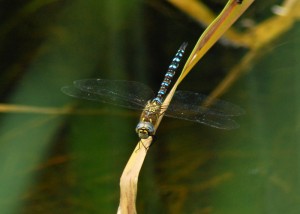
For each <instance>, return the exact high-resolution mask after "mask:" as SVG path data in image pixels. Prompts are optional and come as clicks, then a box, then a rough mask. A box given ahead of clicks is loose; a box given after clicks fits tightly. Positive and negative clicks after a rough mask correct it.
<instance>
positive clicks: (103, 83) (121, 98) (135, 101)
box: [62, 79, 154, 109]
mask: <svg viewBox="0 0 300 214" xmlns="http://www.w3.org/2000/svg"><path fill="white" fill-rule="evenodd" d="M62 91H63V92H64V93H65V94H67V95H69V96H72V97H77V98H81V99H87V100H93V101H98V102H104V103H110V104H113V105H118V106H122V107H126V108H131V109H143V108H144V106H145V104H146V103H147V101H148V100H149V99H151V98H152V97H153V95H154V94H153V91H152V90H151V89H150V88H149V87H148V86H146V85H144V84H142V83H138V82H132V81H122V80H104V79H84V80H77V81H74V85H73V86H65V87H63V88H62Z"/></svg>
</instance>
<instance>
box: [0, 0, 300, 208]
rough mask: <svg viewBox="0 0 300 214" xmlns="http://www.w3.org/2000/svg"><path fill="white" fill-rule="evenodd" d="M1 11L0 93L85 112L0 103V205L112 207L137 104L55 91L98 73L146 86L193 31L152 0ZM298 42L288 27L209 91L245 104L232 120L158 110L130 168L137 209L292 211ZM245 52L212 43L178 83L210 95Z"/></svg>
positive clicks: (5, 98) (296, 200)
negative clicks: (230, 80)
mask: <svg viewBox="0 0 300 214" xmlns="http://www.w3.org/2000/svg"><path fill="white" fill-rule="evenodd" d="M280 2H281V1H274V0H273V1H272V0H268V1H263V2H260V1H256V2H255V3H254V5H252V6H251V8H250V9H249V10H248V11H247V12H246V14H245V15H244V16H242V18H241V19H240V20H239V21H238V22H237V23H236V25H235V26H236V27H237V28H238V29H240V30H245V29H244V28H243V25H242V23H243V17H247V18H248V20H251V21H252V22H253V23H256V24H259V23H260V22H261V21H263V20H265V19H267V18H269V17H270V16H273V14H272V13H271V12H270V8H271V6H273V5H274V4H275V3H280ZM225 3H226V1H223V2H221V3H220V2H219V1H210V2H209V7H210V8H211V9H212V10H213V11H215V12H216V13H217V12H219V11H220V9H221V8H222V7H223V6H224V4H225ZM0 8H1V9H0V11H1V12H0V17H1V25H0V54H1V61H0V71H1V72H0V75H1V76H0V97H1V103H2V104H14V105H27V106H34V107H41V108H55V109H60V108H63V107H65V106H68V105H76V108H77V109H94V110H97V111H96V112H95V114H82V115H75V114H70V115H62V114H58V113H55V112H52V113H51V112H50V110H49V112H48V113H47V112H46V113H45V114H41V113H37V112H32V113H25V112H21V113H20V112H19V113H18V112H15V111H12V112H10V111H11V110H10V107H9V106H8V107H6V108H5V107H3V106H1V111H2V112H1V115H0V213H1V214H6V213H7V214H10V213H116V211H117V207H118V201H119V178H120V176H121V173H122V170H123V168H124V167H125V164H126V162H127V160H128V158H129V156H130V154H131V152H132V151H133V149H134V147H135V145H136V143H137V142H138V139H137V136H136V134H135V132H134V128H135V126H136V123H137V121H138V118H139V112H135V111H130V110H127V109H122V108H118V107H115V106H109V105H106V104H102V103H93V102H88V101H82V100H78V99H74V98H70V97H68V96H66V95H64V94H63V93H62V92H61V91H60V88H61V87H62V86H64V85H69V84H72V81H73V80H77V79H83V78H107V79H125V80H131V81H139V82H143V83H145V84H147V85H149V86H150V87H151V88H153V90H154V91H156V90H158V88H159V85H160V82H161V81H162V79H163V76H164V73H165V71H166V69H167V67H168V65H169V63H170V62H171V59H172V57H173V55H174V54H175V52H176V51H177V49H178V47H179V46H180V44H181V43H182V42H184V41H187V42H189V46H188V50H187V53H189V52H190V51H191V50H192V48H193V45H194V44H195V43H196V41H197V39H198V37H199V36H200V34H201V33H202V32H203V30H204V27H203V26H202V25H200V24H199V23H197V22H195V21H194V20H193V19H192V18H190V17H189V16H187V15H186V14H184V13H183V12H181V11H179V10H178V9H176V8H175V7H174V6H172V5H171V4H169V3H167V2H165V1H158V0H156V1H135V0H128V1H121V0H113V1H92V0H86V1H67V0H65V1H58V0H47V1H38V0H32V1H21V0H10V1H8V0H4V1H1V2H0ZM299 38H300V24H299V23H296V24H295V25H294V26H293V27H292V28H291V29H289V31H287V32H286V33H285V34H284V35H282V36H280V37H279V38H277V39H276V41H273V42H272V43H271V44H270V45H269V46H268V47H266V49H267V51H266V53H264V54H263V55H262V56H260V57H259V58H257V60H256V61H255V62H253V63H252V65H251V67H249V68H248V70H247V72H246V73H245V74H244V75H242V76H241V77H240V78H239V79H238V81H237V82H236V83H235V84H234V85H233V86H232V87H231V88H230V90H229V91H228V92H227V93H226V94H225V95H224V96H223V97H222V99H225V100H229V101H230V102H233V103H235V104H237V105H239V106H241V107H242V108H243V109H245V111H246V114H245V115H243V116H241V117H238V118H236V120H237V121H238V123H239V124H240V126H241V127H240V128H239V129H237V130H232V131H223V130H218V129H213V128H210V127H206V126H203V125H199V124H194V123H190V122H185V121H180V120H175V119H168V118H164V120H163V121H162V123H161V125H160V127H159V130H158V132H157V136H158V140H157V142H156V143H155V144H154V145H153V146H152V147H151V148H150V150H149V152H148V156H147V158H146V161H145V163H144V166H143V168H142V171H141V175H140V178H139V189H138V198H137V205H138V207H137V210H138V213H217V214H219V213H220V214H221V213H222V214H225V213H244V214H246V213H249V214H250V213H251V214H252V213H272V214H274V213H280V214H281V213H289V214H293V213H295V214H296V213H300V196H299V195H300V146H299V143H300V140H299V135H300V134H299V133H300V97H299V92H300V84H299V82H300V74H299V70H300V61H299V56H300V45H299V44H300V39H299ZM246 53H247V49H246V48H242V47H236V46H232V45H230V44H228V42H224V41H223V42H219V43H217V44H216V45H215V46H214V47H213V48H212V49H211V50H210V51H209V53H208V54H207V55H206V56H205V57H204V58H203V59H202V60H201V61H200V63H198V65H197V66H196V67H195V68H194V69H193V71H192V72H191V73H190V74H189V75H188V76H187V78H186V79H185V80H184V81H183V83H182V84H181V85H180V89H182V90H191V91H198V92H201V93H206V94H209V93H210V92H211V91H212V90H213V89H214V88H215V87H216V86H217V84H218V83H219V82H220V81H221V80H222V79H223V78H224V77H225V76H226V74H227V72H228V71H229V70H230V69H231V68H232V67H233V66H235V65H236V64H237V63H238V62H239V61H240V60H241V58H242V56H243V55H245V54H246ZM186 55H188V54H186ZM186 57H187V56H185V59H186ZM50 113H51V114H50Z"/></svg>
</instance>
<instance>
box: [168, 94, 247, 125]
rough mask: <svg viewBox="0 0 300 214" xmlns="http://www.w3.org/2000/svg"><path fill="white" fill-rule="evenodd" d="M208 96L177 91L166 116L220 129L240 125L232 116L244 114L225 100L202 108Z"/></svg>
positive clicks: (216, 101)
mask: <svg viewBox="0 0 300 214" xmlns="http://www.w3.org/2000/svg"><path fill="white" fill-rule="evenodd" d="M206 98H207V96H205V95H203V94H199V93H195V92H190V91H177V92H176V93H175V95H174V97H173V99H172V101H171V103H170V106H169V107H168V109H167V111H166V113H165V114H166V116H169V117H174V118H178V119H184V120H189V121H193V122H197V123H202V124H205V125H208V126H212V127H215V128H220V129H234V128H238V127H239V125H238V124H237V123H236V122H235V121H234V120H232V119H231V118H230V117H231V116H238V115H241V114H243V113H244V110H243V109H241V108H240V107H238V106H236V105H234V104H231V103H229V102H226V101H223V100H215V102H214V103H213V105H211V106H209V107H205V106H201V104H202V103H203V102H204V101H205V99H206Z"/></svg>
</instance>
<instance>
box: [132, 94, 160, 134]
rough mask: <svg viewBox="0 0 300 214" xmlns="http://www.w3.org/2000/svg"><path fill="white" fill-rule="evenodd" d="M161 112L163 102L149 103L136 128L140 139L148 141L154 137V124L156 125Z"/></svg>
mask: <svg viewBox="0 0 300 214" xmlns="http://www.w3.org/2000/svg"><path fill="white" fill-rule="evenodd" d="M160 110H161V102H159V101H158V100H156V99H153V100H152V101H148V103H147V105H146V106H145V108H144V111H143V112H142V114H141V117H140V122H139V123H138V125H137V126H136V132H137V134H138V135H139V138H141V139H146V138H148V137H149V136H152V135H154V132H155V130H154V124H155V123H156V121H157V119H158V117H159V115H160Z"/></svg>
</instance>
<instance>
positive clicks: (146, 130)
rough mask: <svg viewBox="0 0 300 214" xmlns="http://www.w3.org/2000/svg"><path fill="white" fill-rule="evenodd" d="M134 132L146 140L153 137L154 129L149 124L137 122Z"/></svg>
mask: <svg viewBox="0 0 300 214" xmlns="http://www.w3.org/2000/svg"><path fill="white" fill-rule="evenodd" d="M135 131H136V133H137V134H138V136H139V138H141V139H147V138H148V137H149V136H153V135H154V127H153V124H152V123H150V122H139V123H138V124H137V126H136V128H135Z"/></svg>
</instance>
